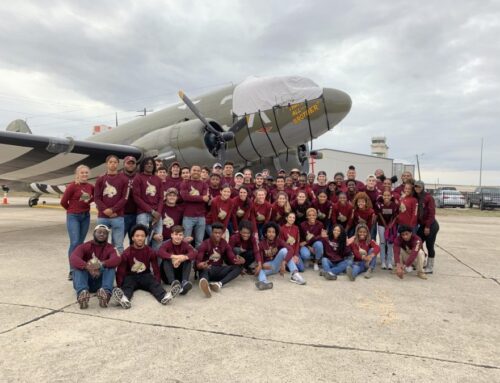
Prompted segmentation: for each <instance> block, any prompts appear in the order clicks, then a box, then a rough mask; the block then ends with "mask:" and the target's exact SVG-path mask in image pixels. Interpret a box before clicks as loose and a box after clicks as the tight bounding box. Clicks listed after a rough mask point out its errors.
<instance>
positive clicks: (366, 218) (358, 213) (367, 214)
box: [352, 208, 375, 230]
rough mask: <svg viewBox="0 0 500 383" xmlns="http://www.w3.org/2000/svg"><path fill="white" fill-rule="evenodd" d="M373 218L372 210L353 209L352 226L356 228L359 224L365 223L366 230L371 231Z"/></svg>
mask: <svg viewBox="0 0 500 383" xmlns="http://www.w3.org/2000/svg"><path fill="white" fill-rule="evenodd" d="M374 217H375V211H374V210H373V209H372V208H365V209H363V210H361V209H354V210H353V211H352V226H353V227H356V226H357V225H359V224H360V223H366V225H367V226H368V229H369V230H371V228H372V226H373V219H374Z"/></svg>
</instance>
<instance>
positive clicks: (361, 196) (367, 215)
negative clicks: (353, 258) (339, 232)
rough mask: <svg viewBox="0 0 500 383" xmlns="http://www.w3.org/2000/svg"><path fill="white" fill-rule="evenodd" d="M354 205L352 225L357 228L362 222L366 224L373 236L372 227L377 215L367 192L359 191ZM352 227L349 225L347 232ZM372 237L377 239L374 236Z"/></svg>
mask: <svg viewBox="0 0 500 383" xmlns="http://www.w3.org/2000/svg"><path fill="white" fill-rule="evenodd" d="M353 205H354V207H353V210H352V222H351V225H352V227H353V228H355V227H356V226H358V225H359V224H360V223H364V224H366V225H367V226H368V229H369V230H370V237H371V233H372V232H373V230H372V227H373V225H375V222H376V220H377V215H376V214H375V211H374V210H373V206H372V201H371V200H370V198H369V197H368V195H367V194H366V193H365V192H359V193H358V194H356V197H355V198H354V201H353ZM350 228H351V227H350V226H348V227H347V232H349V229H350ZM372 239H373V240H375V238H374V237H372Z"/></svg>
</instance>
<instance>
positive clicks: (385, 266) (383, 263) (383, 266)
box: [382, 262, 387, 270]
mask: <svg viewBox="0 0 500 383" xmlns="http://www.w3.org/2000/svg"><path fill="white" fill-rule="evenodd" d="M382 270H387V265H386V264H385V262H382Z"/></svg>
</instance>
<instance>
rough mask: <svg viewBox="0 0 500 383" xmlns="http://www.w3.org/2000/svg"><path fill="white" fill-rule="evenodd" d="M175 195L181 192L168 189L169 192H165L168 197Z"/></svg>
mask: <svg viewBox="0 0 500 383" xmlns="http://www.w3.org/2000/svg"><path fill="white" fill-rule="evenodd" d="M172 193H173V194H175V195H178V194H179V192H178V191H177V189H176V188H168V189H167V191H166V192H165V194H166V195H169V194H172Z"/></svg>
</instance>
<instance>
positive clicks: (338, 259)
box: [321, 224, 352, 280]
mask: <svg viewBox="0 0 500 383" xmlns="http://www.w3.org/2000/svg"><path fill="white" fill-rule="evenodd" d="M321 241H322V242H323V258H321V263H322V265H323V274H322V275H323V277H325V279H327V280H336V279H337V275H339V274H341V273H343V272H345V271H346V270H347V267H348V266H350V265H352V262H351V260H350V258H349V256H350V251H349V247H348V246H347V234H346V232H345V230H344V227H343V226H342V225H338V224H337V225H335V226H334V227H333V229H332V230H329V231H328V232H327V231H326V230H323V231H322V232H321Z"/></svg>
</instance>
